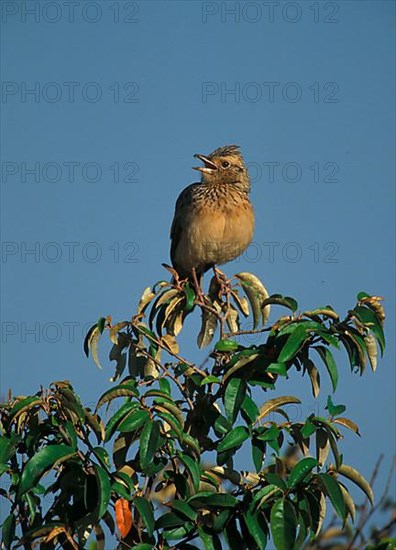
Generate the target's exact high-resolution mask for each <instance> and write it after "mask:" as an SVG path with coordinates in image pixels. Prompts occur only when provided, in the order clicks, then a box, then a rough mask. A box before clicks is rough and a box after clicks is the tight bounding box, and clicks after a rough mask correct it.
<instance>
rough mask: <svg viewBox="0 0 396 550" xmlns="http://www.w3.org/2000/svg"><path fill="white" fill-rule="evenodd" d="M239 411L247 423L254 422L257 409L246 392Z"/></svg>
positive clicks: (257, 413)
mask: <svg viewBox="0 0 396 550" xmlns="http://www.w3.org/2000/svg"><path fill="white" fill-rule="evenodd" d="M241 413H242V416H243V418H244V420H245V422H246V423H247V424H254V422H256V420H257V417H258V415H259V409H258V407H257V405H256V403H255V402H254V401H253V399H252V398H251V397H250V395H248V394H246V395H245V398H244V400H243V402H242V405H241Z"/></svg>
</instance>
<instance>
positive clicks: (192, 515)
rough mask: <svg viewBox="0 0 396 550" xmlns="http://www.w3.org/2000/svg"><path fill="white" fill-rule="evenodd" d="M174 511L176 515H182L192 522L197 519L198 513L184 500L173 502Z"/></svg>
mask: <svg viewBox="0 0 396 550" xmlns="http://www.w3.org/2000/svg"><path fill="white" fill-rule="evenodd" d="M172 510H174V511H175V512H176V513H180V514H182V515H183V516H185V517H186V518H188V519H190V520H191V521H195V520H196V519H197V512H196V511H195V510H193V509H192V508H191V506H190V505H189V504H187V502H184V501H182V500H174V501H173V502H172Z"/></svg>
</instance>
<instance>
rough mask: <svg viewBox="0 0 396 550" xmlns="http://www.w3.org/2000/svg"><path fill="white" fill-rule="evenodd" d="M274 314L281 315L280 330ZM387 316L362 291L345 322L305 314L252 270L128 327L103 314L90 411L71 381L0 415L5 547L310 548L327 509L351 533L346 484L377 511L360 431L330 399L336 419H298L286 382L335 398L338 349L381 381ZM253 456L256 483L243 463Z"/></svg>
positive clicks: (147, 308)
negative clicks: (359, 455) (358, 449)
mask: <svg viewBox="0 0 396 550" xmlns="http://www.w3.org/2000/svg"><path fill="white" fill-rule="evenodd" d="M270 307H271V308H272V309H273V310H277V309H278V307H279V308H281V309H282V308H283V310H284V311H283V312H282V311H281V313H286V315H283V316H280V317H279V318H277V319H276V320H272V319H271V318H272V316H273V313H272V314H271V316H270V311H269V310H270ZM193 310H200V312H201V318H202V326H201V329H200V332H199V334H198V337H197V345H198V347H200V348H203V347H206V346H209V345H211V346H212V347H211V348H210V349H211V351H210V353H209V354H208V357H207V359H206V360H205V362H204V363H203V364H202V365H197V364H195V363H194V362H192V361H190V360H188V359H186V358H185V357H184V355H181V352H180V350H179V345H178V342H177V338H178V335H179V334H180V331H181V330H182V328H183V325H184V324H185V323H186V322H187V318H188V316H189V315H190V314H191V313H192V312H193ZM384 317H385V316H384V311H383V308H382V305H381V302H380V298H379V297H376V296H369V295H368V294H366V293H364V292H360V293H359V294H358V296H357V303H356V305H355V306H354V307H353V309H350V310H349V311H348V312H347V314H346V316H345V317H344V318H342V317H341V316H340V315H339V314H338V313H337V312H336V311H335V310H334V309H333V308H332V307H331V306H329V305H326V306H324V307H318V308H316V309H313V310H311V311H304V312H298V304H297V302H296V300H295V299H293V298H291V297H286V296H281V295H279V294H276V295H271V296H269V295H268V292H267V291H266V289H265V287H264V285H263V284H262V282H261V281H260V280H259V279H258V278H257V277H256V276H254V275H252V274H250V273H239V274H237V275H236V276H235V277H233V279H232V280H231V281H226V280H225V279H224V278H223V277H221V275H220V274H219V273H217V274H216V275H215V276H214V277H213V278H212V280H211V282H210V287H209V290H208V293H207V294H206V295H201V294H196V291H195V288H194V286H193V285H192V284H190V283H189V282H186V281H179V280H178V279H177V278H176V279H175V280H173V282H171V283H168V282H165V281H160V282H159V283H157V284H156V285H154V287H153V288H147V289H146V290H145V291H144V293H143V296H142V298H141V300H140V302H139V305H138V308H137V312H136V315H134V316H133V317H132V318H131V320H129V321H122V322H117V323H115V324H113V323H112V319H111V318H110V317H107V318H100V319H99V321H98V323H97V324H95V325H94V326H93V327H92V328H91V330H90V331H89V333H88V335H87V338H86V340H85V351H86V353H87V354H89V353H90V354H91V356H92V358H93V360H94V361H95V363H96V364H97V365H98V366H100V363H99V353H98V342H99V339H100V338H103V336H104V335H105V334H108V336H109V338H110V340H111V342H112V348H111V351H110V355H109V357H110V360H114V361H116V367H115V374H114V377H113V378H112V382H113V385H112V387H111V388H110V389H109V390H108V391H106V392H105V393H104V394H103V395H102V396H101V397H100V398H99V400H98V403H97V406H96V409H95V410H90V408H88V407H84V405H83V404H82V403H81V401H80V399H79V397H78V396H77V395H76V393H75V391H74V389H73V388H72V386H71V384H70V383H69V382H68V381H58V382H54V383H53V384H51V386H50V387H49V388H48V389H41V390H40V391H39V392H38V393H37V394H35V395H33V396H28V397H24V396H19V397H12V396H9V399H8V402H7V403H5V404H3V405H1V411H0V412H1V428H2V437H1V442H0V473H1V474H2V475H3V476H6V477H7V482H6V483H5V486H6V487H7V489H1V495H2V496H3V497H4V498H5V499H7V501H8V502H9V515H8V516H7V517H6V518H5V520H4V522H3V527H2V532H3V544H4V547H5V548H7V549H8V548H16V547H17V546H20V545H23V546H24V547H25V548H32V547H33V546H34V545H35V544H38V543H40V544H41V547H42V548H44V549H47V548H49V549H50V548H55V547H62V548H82V547H86V546H88V545H89V544H91V545H92V544H93V548H98V549H99V548H108V547H109V546H108V542H107V543H106V540H107V541H108V540H109V537H111V536H112V535H114V534H116V535H117V537H118V538H119V545H120V548H135V549H138V550H139V549H140V550H146V549H147V550H149V549H152V548H158V549H166V548H180V549H189V548H202V547H204V548H205V549H208V550H209V549H218V548H219V549H220V548H222V547H224V546H225V547H229V548H231V549H234V548H235V549H237V550H240V549H241V548H251V549H256V548H258V549H260V550H262V549H265V548H266V546H267V544H269V545H270V547H271V548H272V547H274V546H275V548H276V549H277V550H289V549H290V550H291V549H293V548H296V549H299V548H303V547H304V545H306V546H308V545H312V544H314V541H315V540H317V539H316V538H317V537H318V536H319V535H320V532H321V529H322V524H323V521H324V518H325V517H326V507H332V508H333V510H334V511H335V513H336V514H337V515H338V516H339V518H340V522H341V523H342V524H343V525H344V526H345V525H347V524H349V523H351V522H353V521H354V518H355V510H356V506H355V502H354V500H353V498H352V496H351V494H350V492H349V489H350V487H351V484H352V485H353V484H354V485H356V486H358V487H359V488H360V489H361V490H362V491H363V493H364V495H365V497H366V498H367V499H369V501H370V502H371V503H372V502H373V493H372V489H371V487H370V485H369V483H368V482H367V481H366V480H365V479H364V478H363V476H362V475H361V474H360V473H359V472H358V471H357V470H356V469H355V468H354V467H353V466H351V465H349V464H348V462H345V461H344V457H343V455H342V454H341V452H340V450H339V441H340V439H341V437H342V436H343V435H342V434H343V433H345V432H348V431H352V432H354V434H358V435H359V429H358V426H357V425H356V424H355V423H354V422H353V420H351V419H349V418H347V417H346V416H344V413H345V406H344V405H339V404H334V403H333V400H332V398H331V397H330V396H329V397H328V398H327V413H328V414H327V416H323V417H322V416H316V415H315V414H310V415H309V416H308V417H307V418H306V419H305V421H299V422H293V421H292V420H290V418H289V415H288V407H289V406H290V405H291V404H293V405H295V404H300V400H299V399H298V397H296V396H294V395H279V393H278V392H277V391H276V385H277V382H278V380H279V379H281V378H284V377H286V378H289V377H290V376H291V374H292V372H293V370H297V371H298V372H299V373H300V374H301V375H302V376H304V377H305V379H306V380H307V382H308V383H309V384H310V387H311V389H312V393H313V395H314V397H317V396H318V395H319V392H320V380H321V377H323V376H328V377H329V379H330V381H331V385H332V388H333V390H334V391H335V390H336V388H337V384H338V379H339V374H340V373H339V369H338V367H337V363H336V358H337V359H338V357H339V354H338V350H341V351H342V349H343V350H345V352H346V356H347V358H348V361H349V365H350V368H351V369H352V371H354V372H357V373H360V374H363V372H364V370H365V368H366V366H367V365H370V366H371V368H372V369H373V370H375V369H376V366H377V354H378V352H377V349H378V348H379V351H380V353H381V354H382V353H383V351H384V347H385V341H384V333H383V322H384ZM270 319H271V321H270V322H269V320H270ZM246 327H248V328H247V329H246ZM253 334H254V335H255V343H254V344H251V345H248V346H244V345H243V344H242V342H246V338H243V337H244V336H246V335H253ZM213 343H214V344H213ZM335 357H336V358H335ZM242 450H243V453H244V457H246V456H247V455H249V453H250V456H251V464H252V471H242V470H240V469H238V467H237V466H238V464H237V463H238V456H240V453H241V451H242ZM45 474H47V475H45ZM3 486H4V483H3ZM106 537H107V538H106ZM90 541H91V542H90ZM92 541H94V542H92ZM311 547H312V546H311Z"/></svg>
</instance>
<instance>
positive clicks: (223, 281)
mask: <svg viewBox="0 0 396 550" xmlns="http://www.w3.org/2000/svg"><path fill="white" fill-rule="evenodd" d="M213 273H214V277H215V281H216V283H217V285H218V286H219V297H221V296H227V295H228V294H229V293H230V292H231V290H232V286H231V281H230V280H229V279H227V277H226V275H225V274H224V273H223V272H222V271H221V270H220V269H218V268H217V267H213Z"/></svg>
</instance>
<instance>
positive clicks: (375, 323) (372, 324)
mask: <svg viewBox="0 0 396 550" xmlns="http://www.w3.org/2000/svg"><path fill="white" fill-rule="evenodd" d="M352 313H354V314H355V315H356V316H357V318H358V319H359V320H360V321H361V322H362V323H363V324H364V325H365V326H367V327H369V328H370V330H371V332H372V333H373V334H374V336H375V337H376V339H377V341H378V344H379V346H380V349H381V355H382V354H383V353H384V351H385V335H384V329H383V328H382V324H381V321H380V320H379V319H378V317H377V315H376V314H375V313H374V311H373V310H372V309H370V308H368V307H364V306H356V307H355V309H353V310H352Z"/></svg>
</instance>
